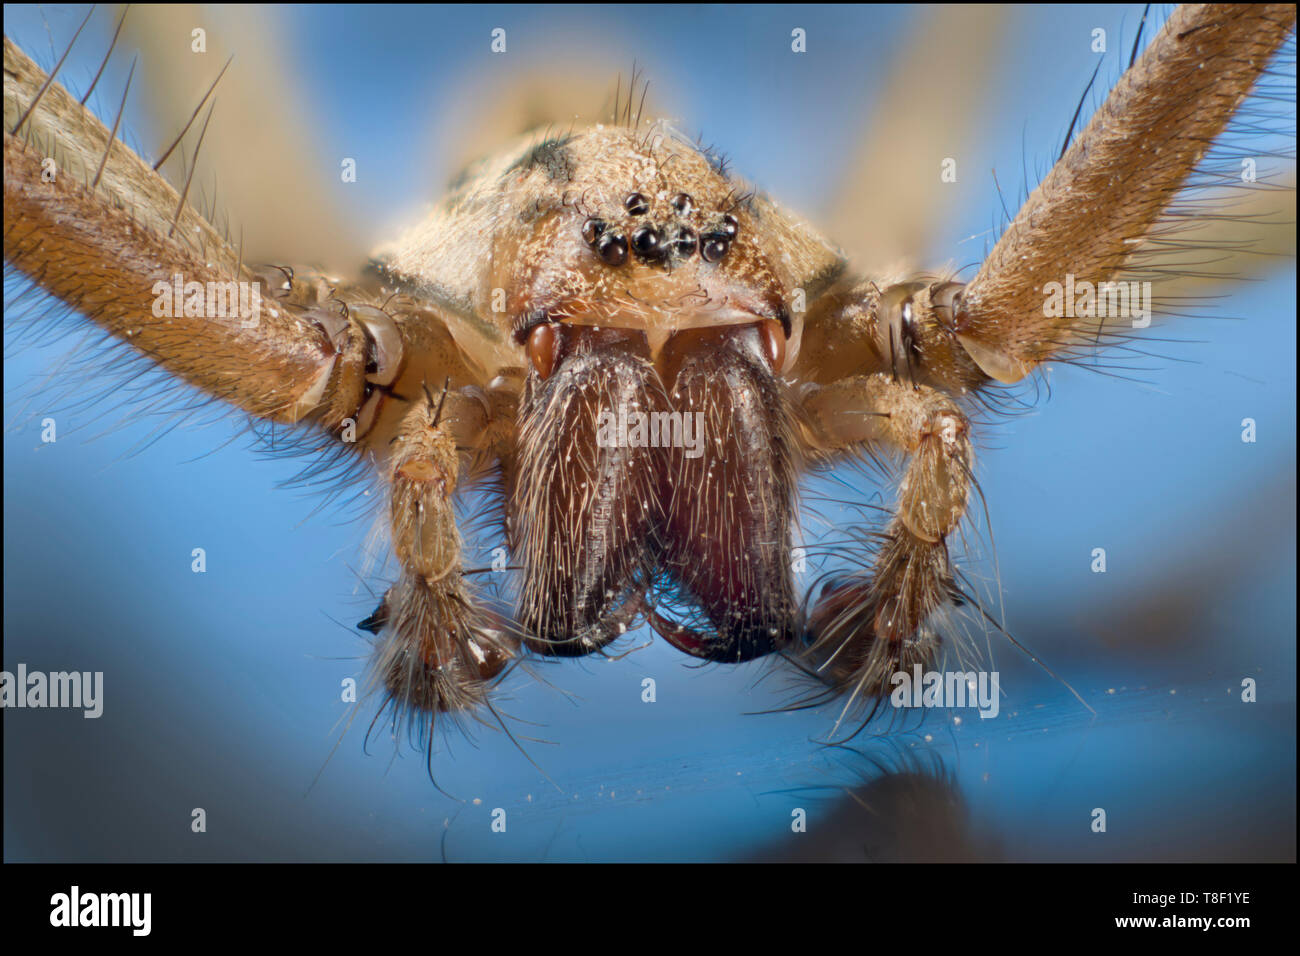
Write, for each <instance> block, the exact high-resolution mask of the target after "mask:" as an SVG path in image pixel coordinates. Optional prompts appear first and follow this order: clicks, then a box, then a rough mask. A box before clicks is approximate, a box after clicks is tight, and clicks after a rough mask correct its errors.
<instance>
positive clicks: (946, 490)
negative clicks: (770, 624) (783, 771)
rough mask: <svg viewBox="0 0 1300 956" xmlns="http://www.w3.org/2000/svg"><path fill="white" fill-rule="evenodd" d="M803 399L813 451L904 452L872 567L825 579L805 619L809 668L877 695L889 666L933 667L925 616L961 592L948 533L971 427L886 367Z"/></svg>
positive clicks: (941, 397)
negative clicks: (865, 448) (888, 518)
mask: <svg viewBox="0 0 1300 956" xmlns="http://www.w3.org/2000/svg"><path fill="white" fill-rule="evenodd" d="M802 405H803V412H804V415H805V421H804V425H803V429H804V439H805V441H806V443H807V444H808V445H809V446H810V451H812V452H813V453H814V454H823V455H825V454H833V453H836V452H840V451H844V450H847V449H849V448H852V447H854V446H860V445H861V444H863V443H867V444H868V445H874V446H877V447H884V448H888V449H890V450H894V451H898V452H902V453H904V454H906V455H907V456H908V463H907V467H906V470H905V471H904V473H903V477H902V481H901V483H900V484H899V488H898V498H897V504H896V510H895V512H894V516H893V518H892V519H891V521H890V522H889V524H888V526H887V527H886V528H885V530H884V532H883V538H882V541H881V544H880V547H879V549H878V550H877V552H876V555H875V559H874V564H873V567H872V570H871V573H870V574H865V573H855V574H850V575H847V576H845V577H842V578H840V579H838V580H834V581H831V582H830V583H828V584H827V585H826V586H825V587H824V588H823V589H822V591H821V594H820V595H819V596H818V597H817V599H816V600H815V601H814V602H813V603H812V606H811V607H810V609H809V612H808V615H807V619H806V624H805V643H806V645H807V663H808V665H809V668H810V669H812V670H814V671H817V672H818V673H819V675H820V676H821V677H822V679H823V680H825V681H826V682H827V683H829V684H830V685H831V686H832V687H834V688H836V689H837V690H850V689H851V690H853V691H854V692H855V693H856V694H858V695H860V696H863V697H866V698H872V697H878V696H882V691H883V693H888V690H889V678H890V675H892V674H893V673H895V672H897V671H900V670H908V669H910V668H911V666H912V665H913V664H914V663H921V664H922V665H923V666H924V667H925V669H927V670H928V669H931V667H932V665H933V664H934V663H935V658H936V654H937V651H938V639H937V637H936V636H935V635H934V633H933V631H932V630H931V629H930V628H929V627H927V625H926V621H927V618H929V617H930V615H932V614H933V613H934V612H935V611H938V610H939V609H941V608H942V607H944V606H945V605H947V604H950V603H952V602H953V601H954V600H955V599H956V598H957V596H958V592H957V588H956V586H955V584H954V581H953V572H952V567H951V564H950V563H949V559H948V547H947V544H946V539H947V536H948V534H949V533H950V532H951V531H952V530H953V529H954V528H955V527H956V526H957V524H958V523H959V522H960V521H961V518H962V516H963V514H964V513H965V510H966V503H967V499H968V497H969V494H970V490H971V484H972V482H971V467H972V461H973V452H972V447H971V440H970V425H969V423H968V421H967V419H966V417H965V415H964V414H963V413H962V411H961V410H960V409H959V408H958V407H957V405H956V404H955V403H954V402H953V401H952V399H950V398H949V397H948V396H947V395H945V394H944V393H942V392H940V391H937V390H935V389H932V388H929V387H928V386H924V385H916V386H913V385H911V384H908V383H905V382H902V381H896V380H895V379H894V378H893V376H891V375H889V374H885V373H877V374H874V375H867V376H857V377H852V378H847V379H844V380H842V381H840V382H836V383H834V384H831V385H825V386H813V387H810V388H807V389H805V391H804V392H803V394H802Z"/></svg>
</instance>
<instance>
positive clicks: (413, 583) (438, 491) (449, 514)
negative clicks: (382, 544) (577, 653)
mask: <svg viewBox="0 0 1300 956" xmlns="http://www.w3.org/2000/svg"><path fill="white" fill-rule="evenodd" d="M489 408H490V406H489V405H488V404H487V403H485V402H484V401H483V400H482V399H481V396H479V395H476V394H474V393H473V392H470V391H448V390H447V389H446V388H444V389H443V390H442V393H441V394H440V395H438V394H434V393H431V392H428V391H427V390H426V392H425V394H424V395H423V396H422V397H421V399H420V400H418V401H415V402H413V403H412V404H411V406H410V408H409V410H408V411H407V412H406V414H405V416H404V417H403V418H402V421H401V425H400V426H399V428H398V431H397V434H396V435H395V437H394V438H393V440H392V454H391V458H390V459H389V465H388V478H389V482H390V494H391V498H390V505H389V521H390V528H391V532H392V539H393V550H394V551H395V552H396V554H397V557H398V559H399V560H400V561H401V564H402V571H401V577H400V578H399V580H398V581H397V583H396V584H394V585H393V587H392V588H390V589H389V591H388V593H387V594H386V595H385V596H384V600H383V603H382V604H381V605H380V606H379V608H378V609H377V610H376V611H375V612H374V614H372V615H371V616H370V617H369V618H368V619H367V620H366V621H363V622H362V624H361V626H362V627H363V628H365V629H367V630H370V631H374V632H376V633H378V635H379V639H378V642H377V645H376V650H375V655H374V659H373V661H372V662H371V675H372V682H373V683H374V684H375V685H382V686H383V687H384V689H385V692H386V694H387V703H388V704H390V705H391V706H392V718H393V723H394V726H396V725H397V724H398V723H400V722H401V721H402V720H404V719H405V720H408V721H409V730H410V732H411V735H412V738H413V739H414V740H416V741H418V742H419V743H420V744H422V745H423V744H427V743H429V737H428V735H427V733H426V732H427V731H430V730H431V729H432V727H433V721H434V719H435V718H436V715H437V714H439V713H446V712H458V711H467V710H471V709H473V708H476V707H478V706H480V705H484V704H487V702H488V690H489V688H490V687H491V685H492V683H493V682H494V681H495V680H496V678H497V677H498V676H499V675H500V674H501V673H502V672H503V671H504V670H505V668H506V665H507V664H508V663H509V662H510V661H511V660H512V659H513V658H514V657H516V656H517V654H518V650H519V640H518V637H517V636H516V635H515V633H514V629H513V628H512V626H511V625H510V624H509V622H508V621H507V620H506V619H505V618H504V617H502V616H500V615H498V614H496V613H495V612H493V611H492V610H490V609H488V608H487V607H486V606H485V605H484V604H483V603H482V602H481V601H480V600H479V599H478V598H477V597H476V596H475V594H474V589H473V588H472V587H471V585H470V584H469V582H468V580H467V579H466V577H465V571H464V564H463V560H462V556H461V536H460V532H459V530H458V529H457V527H456V516H455V513H454V510H453V505H452V499H453V495H454V492H455V490H456V483H457V477H458V474H459V472H460V470H461V459H462V449H463V450H464V451H466V452H469V453H473V452H474V451H475V450H476V449H474V448H473V447H472V446H469V445H467V442H468V441H472V440H473V437H474V436H482V435H484V434H488V433H490V432H491V429H490V428H488V427H486V426H489V425H490V424H491V423H490V421H488V420H487V418H486V417H485V416H486V414H487V413H488V409H489Z"/></svg>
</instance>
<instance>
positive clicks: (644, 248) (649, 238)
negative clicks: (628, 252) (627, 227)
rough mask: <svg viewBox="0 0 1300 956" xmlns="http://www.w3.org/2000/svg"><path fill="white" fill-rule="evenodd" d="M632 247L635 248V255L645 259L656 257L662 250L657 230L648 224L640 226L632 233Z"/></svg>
mask: <svg viewBox="0 0 1300 956" xmlns="http://www.w3.org/2000/svg"><path fill="white" fill-rule="evenodd" d="M632 248H633V249H635V250H636V254H637V255H639V256H642V257H644V258H646V259H652V258H655V257H657V256H658V255H659V254H660V253H661V252H662V251H663V243H662V240H661V239H660V237H659V231H658V230H657V229H653V228H651V227H650V226H642V227H641V228H640V229H638V230H637V231H636V232H634V233H632Z"/></svg>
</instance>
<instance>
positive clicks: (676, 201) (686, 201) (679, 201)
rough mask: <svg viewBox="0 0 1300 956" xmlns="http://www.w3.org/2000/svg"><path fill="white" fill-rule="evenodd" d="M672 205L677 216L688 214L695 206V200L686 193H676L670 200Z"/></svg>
mask: <svg viewBox="0 0 1300 956" xmlns="http://www.w3.org/2000/svg"><path fill="white" fill-rule="evenodd" d="M670 202H671V204H672V207H673V209H674V210H676V211H677V214H678V215H679V216H689V215H690V214H691V210H693V209H694V208H695V201H694V200H693V199H691V197H690V196H688V195H686V193H678V194H677V195H676V196H674V197H673V198H672V199H671V200H670Z"/></svg>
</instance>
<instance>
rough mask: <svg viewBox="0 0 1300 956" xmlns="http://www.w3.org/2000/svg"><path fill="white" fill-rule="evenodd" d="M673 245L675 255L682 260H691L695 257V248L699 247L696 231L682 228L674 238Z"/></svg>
mask: <svg viewBox="0 0 1300 956" xmlns="http://www.w3.org/2000/svg"><path fill="white" fill-rule="evenodd" d="M671 245H672V250H673V255H675V256H677V257H678V258H681V259H688V258H690V257H691V256H693V255H695V247H696V245H697V240H696V238H695V231H694V230H693V229H690V228H688V227H686V226H682V228H680V229H678V230H677V235H676V236H674V237H673V241H672V243H671Z"/></svg>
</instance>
